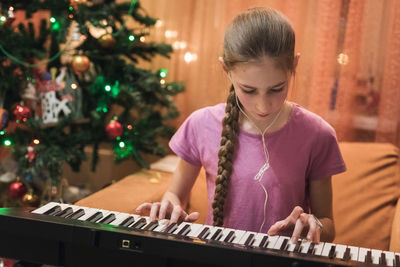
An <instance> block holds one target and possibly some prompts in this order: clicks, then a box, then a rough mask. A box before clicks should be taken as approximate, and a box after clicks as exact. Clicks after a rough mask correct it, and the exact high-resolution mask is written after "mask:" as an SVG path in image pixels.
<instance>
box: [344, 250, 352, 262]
mask: <svg viewBox="0 0 400 267" xmlns="http://www.w3.org/2000/svg"><path fill="white" fill-rule="evenodd" d="M350 259H351V255H350V248H346V250H345V251H344V254H343V260H344V261H349V260H350Z"/></svg>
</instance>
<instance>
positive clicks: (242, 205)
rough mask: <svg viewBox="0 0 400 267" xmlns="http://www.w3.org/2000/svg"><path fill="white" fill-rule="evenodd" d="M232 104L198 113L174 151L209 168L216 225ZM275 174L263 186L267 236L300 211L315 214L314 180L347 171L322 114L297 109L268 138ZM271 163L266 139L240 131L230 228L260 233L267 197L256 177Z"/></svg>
mask: <svg viewBox="0 0 400 267" xmlns="http://www.w3.org/2000/svg"><path fill="white" fill-rule="evenodd" d="M225 106H226V104H225V103H223V104H218V105H215V106H212V107H206V108H202V109H200V110H197V111H195V112H193V113H192V114H191V115H190V116H189V117H188V118H187V119H186V121H185V122H184V123H183V124H182V125H181V127H180V128H179V129H178V131H177V132H176V133H175V135H174V136H173V137H172V139H171V141H170V143H169V145H170V147H171V149H172V150H173V151H174V152H175V153H176V154H177V155H178V156H179V157H181V158H182V159H183V160H185V161H187V162H189V163H191V164H193V165H197V166H203V167H204V169H205V171H206V177H207V191H208V214H207V219H206V223H207V224H212V222H213V214H212V207H211V204H212V202H213V200H214V191H215V179H216V175H217V167H218V150H219V147H220V140H221V132H222V119H223V117H224V116H225ZM265 141H266V146H267V148H268V152H269V158H270V160H269V161H270V168H269V169H268V170H267V171H266V172H265V173H264V174H263V177H262V180H261V182H262V183H263V185H264V187H265V189H266V190H267V192H268V202H267V205H266V220H265V223H264V226H263V227H262V231H261V232H267V231H268V229H269V228H270V226H271V225H272V224H274V223H275V222H276V221H278V220H282V219H284V218H286V217H287V216H288V215H289V214H290V213H291V211H292V210H293V208H294V207H295V206H297V205H298V206H301V207H303V209H304V210H305V211H308V210H309V194H308V184H309V180H313V179H321V178H325V177H328V176H331V175H334V174H337V173H340V172H343V171H345V170H346V167H345V164H344V161H343V159H342V156H341V153H340V150H339V146H338V143H337V140H336V134H335V131H334V129H333V128H332V127H331V126H330V125H329V124H328V123H327V122H325V121H324V120H323V119H322V118H320V117H319V116H317V115H316V114H314V113H312V112H310V111H308V110H306V109H304V108H303V107H301V106H299V105H297V104H294V103H293V109H292V112H291V114H290V116H289V120H288V121H287V123H286V124H285V125H284V126H283V127H282V128H281V129H280V130H278V131H276V132H273V133H267V134H266V135H265ZM264 163H265V155H264V152H263V145H262V139H261V135H260V134H253V133H249V132H246V131H244V130H243V129H240V131H239V135H238V143H237V145H236V152H235V156H234V170H233V173H232V176H231V182H230V185H229V188H228V194H227V198H226V200H225V206H224V227H229V228H234V229H242V230H247V231H255V232H259V228H260V226H261V224H262V222H263V219H264V201H265V193H264V190H263V188H262V186H261V185H260V184H259V182H258V181H256V180H254V176H255V175H256V174H257V173H258V171H259V169H260V168H261V166H263V165H264Z"/></svg>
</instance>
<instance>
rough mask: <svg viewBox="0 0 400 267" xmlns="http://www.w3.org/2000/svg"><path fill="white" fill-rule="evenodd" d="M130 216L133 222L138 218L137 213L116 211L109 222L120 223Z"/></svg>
mask: <svg viewBox="0 0 400 267" xmlns="http://www.w3.org/2000/svg"><path fill="white" fill-rule="evenodd" d="M130 216H132V217H133V218H134V220H135V222H136V221H137V220H138V219H139V218H140V216H139V215H136V214H129V213H124V212H117V213H116V214H115V217H116V219H115V220H114V221H113V222H111V223H110V224H111V225H120V224H121V223H122V222H123V221H125V219H126V218H128V217H130Z"/></svg>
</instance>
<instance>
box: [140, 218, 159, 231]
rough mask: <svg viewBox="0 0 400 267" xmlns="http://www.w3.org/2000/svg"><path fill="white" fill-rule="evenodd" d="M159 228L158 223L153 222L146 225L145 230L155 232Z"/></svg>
mask: <svg viewBox="0 0 400 267" xmlns="http://www.w3.org/2000/svg"><path fill="white" fill-rule="evenodd" d="M157 226H158V221H157V220H154V221H151V222H150V223H149V224H148V225H146V226H145V227H144V228H143V230H148V231H153V230H154V229H155V228H156V227H157Z"/></svg>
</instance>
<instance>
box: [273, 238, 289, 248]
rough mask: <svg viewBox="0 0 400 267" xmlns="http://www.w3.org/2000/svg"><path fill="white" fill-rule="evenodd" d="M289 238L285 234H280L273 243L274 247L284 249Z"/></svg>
mask: <svg viewBox="0 0 400 267" xmlns="http://www.w3.org/2000/svg"><path fill="white" fill-rule="evenodd" d="M289 239H290V238H289V237H287V236H280V237H279V238H278V240H277V241H276V243H275V246H274V249H277V250H285V248H286V246H287V242H288V240H289Z"/></svg>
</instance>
